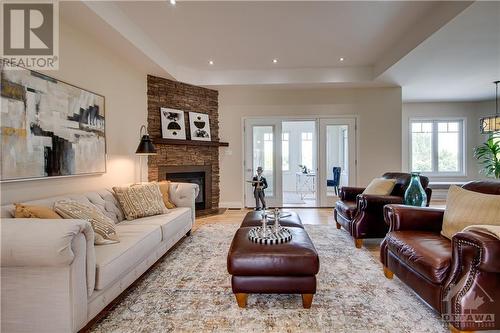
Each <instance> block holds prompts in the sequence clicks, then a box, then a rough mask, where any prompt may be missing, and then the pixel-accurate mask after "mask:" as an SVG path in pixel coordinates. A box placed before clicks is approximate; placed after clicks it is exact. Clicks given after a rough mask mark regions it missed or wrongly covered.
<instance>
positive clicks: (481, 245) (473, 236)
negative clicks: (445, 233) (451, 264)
mask: <svg viewBox="0 0 500 333" xmlns="http://www.w3.org/2000/svg"><path fill="white" fill-rule="evenodd" d="M452 243H453V256H458V258H457V259H458V262H460V263H463V262H464V261H465V260H468V261H471V260H473V258H474V254H475V255H476V256H477V258H478V260H479V263H478V268H479V270H482V271H486V272H493V273H500V260H498V258H500V239H498V238H496V237H494V236H493V235H489V234H487V233H484V232H481V231H477V230H469V231H462V232H459V233H457V234H455V235H454V236H453V238H452Z"/></svg>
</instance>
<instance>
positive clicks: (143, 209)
mask: <svg viewBox="0 0 500 333" xmlns="http://www.w3.org/2000/svg"><path fill="white" fill-rule="evenodd" d="M113 191H114V192H115V194H116V197H117V199H118V202H119V203H120V206H121V207H122V210H123V213H124V214H125V218H126V219H127V220H134V219H137V218H140V217H146V216H153V215H159V214H164V213H166V212H167V208H166V207H165V204H164V203H163V197H162V195H161V192H160V187H159V186H158V184H157V183H145V184H135V185H131V186H129V187H113Z"/></svg>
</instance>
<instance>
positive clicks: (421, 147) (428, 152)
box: [411, 122, 432, 172]
mask: <svg viewBox="0 0 500 333" xmlns="http://www.w3.org/2000/svg"><path fill="white" fill-rule="evenodd" d="M411 129H412V133H411V149H412V152H411V153H412V154H411V156H412V163H411V170H412V171H419V172H430V171H432V122H423V123H421V122H414V123H412V126H411Z"/></svg>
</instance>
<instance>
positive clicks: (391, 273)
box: [384, 266, 394, 279]
mask: <svg viewBox="0 0 500 333" xmlns="http://www.w3.org/2000/svg"><path fill="white" fill-rule="evenodd" d="M384 275H385V277H386V278H388V279H392V277H393V276H394V273H393V272H391V271H390V270H389V268H387V267H385V266H384Z"/></svg>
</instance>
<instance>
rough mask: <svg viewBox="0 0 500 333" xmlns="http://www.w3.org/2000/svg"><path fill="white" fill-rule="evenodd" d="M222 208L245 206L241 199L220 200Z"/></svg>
mask: <svg viewBox="0 0 500 333" xmlns="http://www.w3.org/2000/svg"><path fill="white" fill-rule="evenodd" d="M219 207H220V208H238V209H241V208H243V203H242V202H241V201H224V202H219Z"/></svg>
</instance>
